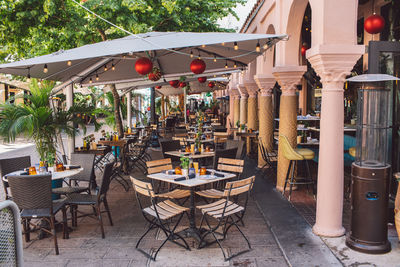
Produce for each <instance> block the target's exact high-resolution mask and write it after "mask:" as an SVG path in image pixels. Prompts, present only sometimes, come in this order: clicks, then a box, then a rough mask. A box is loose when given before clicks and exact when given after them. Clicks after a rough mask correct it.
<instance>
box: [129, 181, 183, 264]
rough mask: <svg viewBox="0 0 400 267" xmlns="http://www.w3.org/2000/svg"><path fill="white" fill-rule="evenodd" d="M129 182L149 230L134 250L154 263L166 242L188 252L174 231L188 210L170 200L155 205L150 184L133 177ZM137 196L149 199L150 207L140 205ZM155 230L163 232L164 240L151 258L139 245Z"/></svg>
mask: <svg viewBox="0 0 400 267" xmlns="http://www.w3.org/2000/svg"><path fill="white" fill-rule="evenodd" d="M131 181H132V184H133V188H134V189H135V194H136V199H137V201H138V204H139V207H140V211H141V212H142V214H143V217H144V218H145V220H146V221H147V222H148V223H149V228H148V229H147V230H146V232H145V233H144V234H143V235H142V236H141V237H140V239H139V240H138V242H137V243H136V249H137V250H139V251H140V252H142V253H143V254H144V255H145V256H146V257H148V258H149V259H151V260H154V261H155V260H156V257H157V254H158V252H159V251H160V249H161V248H162V247H163V246H164V245H165V243H167V241H171V242H173V243H175V244H177V245H179V246H181V247H183V248H185V249H187V250H190V247H189V245H188V244H187V243H186V240H185V239H183V237H181V236H180V235H179V234H178V233H175V230H176V228H177V226H178V225H179V223H180V221H181V220H182V217H183V215H184V214H186V215H187V212H188V210H189V208H186V207H182V206H179V205H177V204H175V203H173V202H172V201H170V200H165V201H162V202H158V203H157V202H156V198H157V197H158V196H157V195H156V194H155V193H154V190H153V187H152V185H151V183H146V182H142V181H139V180H137V179H135V178H133V177H131ZM139 194H140V195H143V196H146V197H149V198H150V201H151V206H149V207H146V208H144V207H143V205H142V201H141V200H140V197H139ZM175 217H178V219H177V222H176V224H175V225H174V226H173V227H170V224H169V223H170V222H172V219H173V218H175ZM157 228H158V229H161V230H162V231H163V232H164V234H165V236H166V238H165V240H164V241H163V242H162V244H161V245H160V247H159V248H158V249H157V250H156V252H155V254H154V256H151V255H150V254H148V253H147V252H145V251H143V250H142V249H140V248H139V244H140V242H141V241H142V239H143V238H144V237H145V236H146V235H147V234H148V233H149V232H150V230H152V229H157ZM177 238H179V239H180V240H182V241H183V243H184V244H181V243H179V242H178V241H176V239H177Z"/></svg>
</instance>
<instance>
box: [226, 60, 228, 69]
mask: <svg viewBox="0 0 400 267" xmlns="http://www.w3.org/2000/svg"><path fill="white" fill-rule="evenodd" d="M227 68H228V61H226V63H225V69H227Z"/></svg>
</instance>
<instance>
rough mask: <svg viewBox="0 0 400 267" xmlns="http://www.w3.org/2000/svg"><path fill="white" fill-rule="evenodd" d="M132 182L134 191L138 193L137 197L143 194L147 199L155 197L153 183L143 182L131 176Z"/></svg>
mask: <svg viewBox="0 0 400 267" xmlns="http://www.w3.org/2000/svg"><path fill="white" fill-rule="evenodd" d="M131 181H132V185H133V189H134V190H135V192H136V196H137V194H141V195H144V196H147V197H154V196H155V194H154V190H153V186H152V185H151V183H146V182H142V181H140V180H138V179H135V178H133V177H132V176H131Z"/></svg>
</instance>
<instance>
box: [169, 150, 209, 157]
mask: <svg viewBox="0 0 400 267" xmlns="http://www.w3.org/2000/svg"><path fill="white" fill-rule="evenodd" d="M165 154H167V155H170V156H174V157H181V156H182V155H183V156H186V157H191V158H192V159H201V158H209V157H214V155H215V152H214V151H213V152H201V153H200V154H197V155H194V154H191V153H190V152H180V151H168V152H165Z"/></svg>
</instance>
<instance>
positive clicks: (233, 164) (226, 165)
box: [196, 158, 244, 199]
mask: <svg viewBox="0 0 400 267" xmlns="http://www.w3.org/2000/svg"><path fill="white" fill-rule="evenodd" d="M243 166H244V160H242V159H228V158H219V159H218V167H217V170H219V171H225V172H232V173H235V174H237V176H238V179H239V178H240V175H241V174H242V173H243ZM196 194H197V195H199V196H202V197H205V198H213V199H220V198H223V196H224V191H221V190H218V189H215V188H210V189H204V190H201V191H197V192H196Z"/></svg>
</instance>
